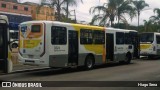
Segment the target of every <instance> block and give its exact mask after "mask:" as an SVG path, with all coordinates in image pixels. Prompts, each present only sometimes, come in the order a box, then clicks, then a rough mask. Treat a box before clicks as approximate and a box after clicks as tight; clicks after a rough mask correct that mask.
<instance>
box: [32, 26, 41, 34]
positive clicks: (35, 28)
mask: <svg viewBox="0 0 160 90" xmlns="http://www.w3.org/2000/svg"><path fill="white" fill-rule="evenodd" d="M40 31H41V26H40V25H32V29H31V32H32V33H39V32H40Z"/></svg>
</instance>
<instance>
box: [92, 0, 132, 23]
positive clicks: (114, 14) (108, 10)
mask: <svg viewBox="0 0 160 90" xmlns="http://www.w3.org/2000/svg"><path fill="white" fill-rule="evenodd" d="M97 11H98V12H99V13H98V14H95V13H96V12H97ZM90 13H92V14H93V13H94V14H95V15H94V16H93V18H92V22H91V24H93V23H94V22H95V21H100V25H101V24H102V25H105V24H106V21H107V19H108V20H109V21H110V23H111V26H113V22H114V20H115V18H118V23H119V21H120V20H121V21H122V22H125V23H127V20H126V18H125V14H128V15H129V16H130V17H131V18H132V17H133V15H134V13H135V12H134V10H133V8H132V6H131V0H108V3H106V4H104V5H103V6H95V7H92V8H91V9H90Z"/></svg>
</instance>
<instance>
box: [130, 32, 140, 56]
mask: <svg viewBox="0 0 160 90" xmlns="http://www.w3.org/2000/svg"><path fill="white" fill-rule="evenodd" d="M130 35H131V36H132V40H133V41H132V43H133V46H134V52H133V57H135V58H140V41H139V35H138V33H136V32H130Z"/></svg>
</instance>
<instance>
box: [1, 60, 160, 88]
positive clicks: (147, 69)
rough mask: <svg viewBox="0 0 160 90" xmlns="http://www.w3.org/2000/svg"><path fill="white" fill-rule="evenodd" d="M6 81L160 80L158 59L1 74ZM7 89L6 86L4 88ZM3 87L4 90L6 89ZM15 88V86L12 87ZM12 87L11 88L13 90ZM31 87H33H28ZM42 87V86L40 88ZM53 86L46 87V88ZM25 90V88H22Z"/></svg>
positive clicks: (159, 61)
mask: <svg viewBox="0 0 160 90" xmlns="http://www.w3.org/2000/svg"><path fill="white" fill-rule="evenodd" d="M0 79H1V80H4V81H5V80H8V81H160V60H146V59H144V60H134V61H132V63H131V64H129V65H120V64H110V65H102V66H97V67H95V69H93V70H90V71H83V70H82V69H43V70H39V71H32V72H23V73H13V74H8V75H1V76H0ZM6 89H7V88H6ZM6 89H4V90H6ZM14 89H16V88H14ZM14 89H12V90H14ZM30 89H33V88H30ZM41 89H42V88H41ZM43 89H44V88H43ZM51 89H52V90H53V88H47V90H51ZM61 89H65V90H75V89H78V90H81V89H83V90H90V89H92V90H97V89H99V90H135V89H137V90H160V88H140V87H139V88H136V87H134V88H133V87H132V88H129V87H120V88H116V87H99V88H95V87H94V88H93V87H92V88H91V87H81V88H77V87H57V88H54V90H61ZM24 90H25V89H24Z"/></svg>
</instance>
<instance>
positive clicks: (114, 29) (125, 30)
mask: <svg viewBox="0 0 160 90" xmlns="http://www.w3.org/2000/svg"><path fill="white" fill-rule="evenodd" d="M106 30H112V31H120V32H129V31H132V32H137V31H136V30H128V29H119V28H107V29H106Z"/></svg>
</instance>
